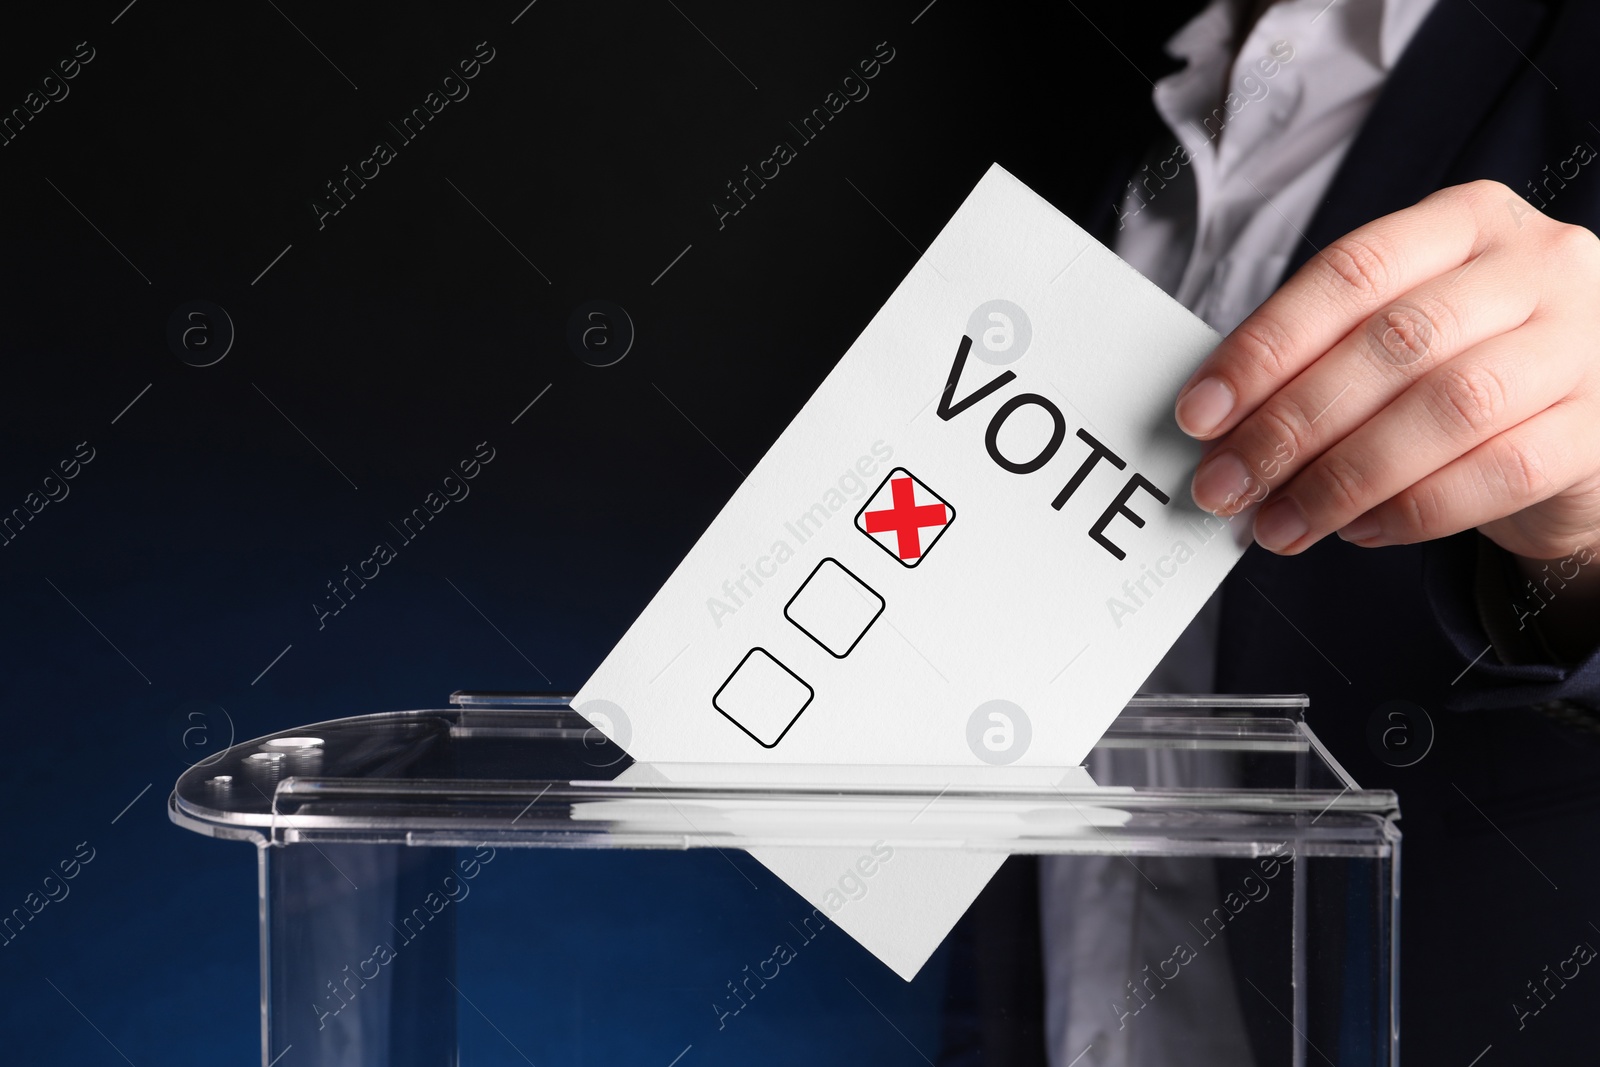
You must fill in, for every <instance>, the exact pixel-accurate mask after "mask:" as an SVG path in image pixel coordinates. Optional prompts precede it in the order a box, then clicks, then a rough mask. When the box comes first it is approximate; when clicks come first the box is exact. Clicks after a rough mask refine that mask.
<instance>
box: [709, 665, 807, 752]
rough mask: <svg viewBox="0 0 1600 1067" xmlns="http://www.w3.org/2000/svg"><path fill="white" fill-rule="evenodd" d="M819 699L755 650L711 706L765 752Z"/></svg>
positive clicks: (785, 669) (713, 698) (729, 678)
mask: <svg viewBox="0 0 1600 1067" xmlns="http://www.w3.org/2000/svg"><path fill="white" fill-rule="evenodd" d="M814 695H815V690H813V689H812V688H811V687H810V686H809V685H807V684H806V683H805V682H804V681H803V680H802V679H801V678H800V676H799V675H797V674H795V673H794V671H791V670H790V669H789V668H788V667H785V666H784V665H783V664H782V663H779V662H778V661H777V660H776V659H774V658H773V656H772V653H770V652H768V651H767V650H766V649H764V648H752V649H751V650H750V651H749V652H746V653H745V654H744V659H741V660H740V661H739V665H738V666H737V667H735V668H734V669H733V673H732V674H730V675H728V680H727V681H725V682H723V683H722V687H721V688H720V689H718V690H717V691H716V693H715V695H713V696H712V698H711V706H712V707H714V708H716V709H717V710H718V711H719V712H721V713H722V714H723V716H724V717H725V718H727V720H728V721H729V722H731V723H733V724H734V725H735V726H737V727H738V728H739V729H741V730H743V731H744V732H745V733H746V734H749V735H750V737H751V739H752V740H754V741H755V743H756V744H758V745H760V746H761V747H762V748H772V747H773V746H775V745H776V744H777V743H778V742H779V741H782V740H783V735H784V734H786V733H788V732H789V728H790V727H791V726H793V725H794V723H795V720H796V719H798V718H800V713H801V712H802V711H804V710H806V705H808V704H810V703H811V698H812V697H813V696H814Z"/></svg>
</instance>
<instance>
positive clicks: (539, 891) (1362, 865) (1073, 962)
mask: <svg viewBox="0 0 1600 1067" xmlns="http://www.w3.org/2000/svg"><path fill="white" fill-rule="evenodd" d="M1305 707H1306V699H1305V698H1304V697H1299V696H1249V697H1241V696H1205V697H1190V696H1144V697H1139V698H1136V699H1135V700H1134V701H1133V702H1132V703H1131V704H1130V705H1129V707H1128V708H1127V709H1126V710H1125V711H1124V713H1123V714H1122V715H1121V717H1119V718H1118V720H1117V721H1116V723H1115V725H1114V726H1113V727H1112V729H1111V730H1110V731H1109V732H1108V733H1107V734H1106V735H1105V737H1104V738H1102V739H1101V741H1100V743H1099V745H1098V746H1097V747H1096V749H1095V750H1094V752H1093V753H1092V754H1091V756H1090V758H1089V759H1088V761H1087V762H1086V764H1085V766H1084V767H1083V768H1061V769H1060V774H1059V775H1058V774H1055V773H1053V772H1050V773H1045V774H1043V775H1041V773H1040V772H1039V771H1038V769H1032V770H1030V771H1029V772H1028V773H1027V774H1015V773H1009V772H1011V771H1014V770H1017V769H1016V768H986V769H985V771H984V773H982V774H974V773H973V770H974V768H959V769H958V768H940V767H926V768H910V769H907V768H898V769H895V771H894V773H889V772H888V771H884V770H882V769H879V768H867V767H849V766H841V767H837V768H832V769H827V768H809V769H807V771H806V772H805V774H804V775H803V776H796V775H791V776H789V777H788V778H787V779H784V780H783V781H780V782H777V783H776V784H775V782H774V778H773V776H772V775H771V774H770V773H766V772H769V771H770V768H769V767H755V766H752V767H748V768H741V767H738V766H727V765H723V766H720V767H718V768H715V770H714V772H713V771H712V770H710V769H707V768H701V771H703V772H704V773H693V772H694V771H695V768H686V767H681V766H680V767H675V768H659V769H658V768H648V767H641V766H638V765H635V764H633V761H632V760H630V759H629V758H628V757H627V756H626V754H625V753H624V752H623V750H622V749H621V748H620V747H618V746H617V745H616V744H614V743H613V742H612V741H611V740H610V737H609V736H608V734H607V733H605V732H602V731H601V730H600V729H597V728H596V727H595V726H593V725H591V723H590V722H589V721H588V720H586V719H585V718H584V717H582V716H580V715H578V714H577V713H576V712H574V711H573V710H571V708H570V707H569V706H568V702H567V698H566V697H564V696H547V695H525V694H475V693H457V694H455V695H454V696H452V698H451V706H450V707H448V708H443V709H431V710H419V711H405V712H393V713H386V714H378V715H363V716H358V717H354V718H348V719H341V720H337V721H334V722H324V723H318V724H315V725H312V726H307V727H304V728H301V729H298V730H294V731H291V732H286V733H283V734H277V735H273V736H270V737H264V738H260V739H258V740H255V741H252V742H249V743H248V744H242V745H236V746H234V747H233V748H231V749H229V750H228V751H227V752H225V753H222V754H219V756H217V757H214V758H213V759H212V760H210V761H208V762H207V764H205V765H203V766H196V767H192V768H190V769H189V770H188V771H187V772H186V773H185V774H184V775H183V777H182V778H181V779H179V781H178V783H177V786H176V788H175V789H174V791H173V794H172V796H171V799H170V801H169V814H170V816H171V818H172V820H173V821H174V822H176V823H178V824H179V825H180V826H183V827H186V828H188V829H191V830H194V831H196V832H198V833H202V834H207V835H210V836H212V837H217V838H226V839H232V840H239V841H248V842H251V843H252V844H254V845H255V846H256V848H257V854H258V857H259V868H258V871H259V874H258V878H257V892H258V894H259V899H260V924H261V929H260V934H261V1062H262V1064H263V1067H266V1065H270V1064H282V1065H283V1067H301V1065H312V1064H341V1065H342V1064H363V1065H366V1064H395V1065H401V1067H413V1065H416V1067H422V1065H426V1067H444V1065H452V1064H457V1063H461V1064H467V1065H469V1067H478V1065H483V1064H524V1063H530V1064H537V1065H539V1067H544V1065H546V1064H561V1065H577V1064H599V1065H608V1067H609V1065H613V1064H656V1065H658V1067H701V1065H713V1064H715V1065H721V1064H727V1065H734V1064H738V1065H746V1064H761V1065H763V1067H767V1065H787V1064H824V1063H842V1062H856V1063H873V1064H907V1065H912V1064H938V1065H940V1067H944V1065H946V1064H949V1065H968V1064H985V1065H1001V1064H1044V1063H1047V1062H1048V1063H1050V1064H1052V1065H1054V1067H1068V1065H1069V1064H1073V1063H1074V1062H1075V1061H1076V1067H1095V1065H1106V1064H1127V1065H1144V1064H1152V1063H1175V1064H1176V1063H1181V1064H1185V1065H1209V1064H1227V1065H1228V1067H1241V1065H1243V1067H1249V1065H1252V1064H1253V1065H1256V1067H1278V1065H1282V1067H1301V1065H1306V1064H1311V1063H1316V1062H1324V1061H1326V1062H1331V1063H1338V1064H1339V1065H1340V1067H1355V1065H1359V1064H1394V1063H1397V1062H1398V1059H1397V1045H1398V1002H1397V990H1398V973H1397V968H1398V957H1397V932H1396V922H1397V911H1396V909H1397V905H1398V903H1399V878H1400V832H1399V829H1398V826H1397V823H1396V820H1397V819H1398V817H1399V811H1398V806H1397V803H1396V799H1395V796H1394V794H1393V793H1390V792H1386V791H1372V790H1363V789H1362V788H1360V786H1358V785H1357V784H1356V783H1355V782H1354V781H1352V780H1351V779H1350V777H1349V775H1348V774H1347V773H1346V772H1345V771H1344V770H1343V768H1341V767H1340V766H1339V764H1338V763H1337V762H1336V761H1335V760H1334V759H1333V758H1332V756H1330V755H1329V753H1328V752H1327V750H1326V749H1325V748H1324V747H1323V745H1322V744H1321V742H1320V741H1319V740H1318V739H1317V737H1316V736H1315V735H1314V734H1313V733H1312V732H1311V730H1310V729H1309V728H1308V727H1307V725H1306V723H1305V722H1304V711H1305ZM623 740H624V741H625V740H626V738H623ZM630 768H631V769H630ZM658 771H659V773H658ZM641 772H643V773H641ZM797 783H802V784H797ZM1040 783H1043V784H1040ZM779 846H781V847H783V848H785V849H787V850H791V851H795V852H797V853H798V854H801V855H804V856H808V857H811V856H814V857H815V858H817V860H818V863H819V864H826V863H831V864H834V865H836V866H837V867H838V869H839V874H838V879H837V884H836V889H830V890H829V892H828V893H827V894H826V895H824V896H823V898H822V900H821V902H820V905H819V906H814V905H813V904H811V903H808V902H807V900H806V899H805V898H803V897H802V896H800V895H799V894H798V893H796V892H795V891H794V890H792V889H790V888H789V887H788V886H787V885H786V884H785V883H784V882H783V881H782V880H780V879H779V878H778V877H776V876H775V875H774V874H772V873H771V872H770V871H768V870H767V869H766V868H765V867H764V866H762V864H760V863H758V862H757V861H756V860H755V859H754V858H752V856H751V854H750V853H749V852H748V851H746V850H749V849H756V850H758V852H759V851H760V850H763V849H765V850H770V849H772V848H774V847H779ZM961 854H967V858H968V859H970V857H971V856H972V855H977V854H983V855H987V856H991V857H994V858H995V862H1000V859H1001V858H1003V860H1004V861H1003V862H1002V863H1000V866H999V871H998V873H997V874H996V875H995V876H994V878H993V880H992V881H990V883H989V884H988V887H987V888H986V889H985V890H984V892H983V893H982V894H981V895H980V896H979V898H978V899H977V901H976V902H975V903H974V904H973V905H972V907H971V908H970V909H969V910H968V911H967V913H966V915H965V917H964V918H962V919H961V921H960V922H959V923H957V925H956V927H955V929H954V930H953V931H952V932H951V933H950V934H949V935H948V936H947V937H946V938H945V939H944V941H943V943H942V944H941V945H940V946H939V948H938V949H937V950H935V951H934V953H933V955H932V957H931V958H930V959H929V960H928V961H927V963H926V964H925V965H923V966H922V967H921V969H920V970H918V971H917V972H916V974H915V977H914V978H913V979H912V980H910V981H906V980H903V979H902V978H900V977H899V976H897V975H896V974H895V972H894V971H893V970H891V969H890V968H889V967H888V966H885V965H884V964H883V963H881V962H879V960H878V959H877V958H876V957H875V956H874V955H873V954H872V953H871V952H869V951H867V949H865V948H863V947H862V946H861V945H860V944H858V943H857V942H856V941H855V940H854V939H853V938H852V937H851V936H850V935H849V934H847V933H845V932H844V930H843V929H841V927H840V923H844V924H846V925H847V926H848V925H850V918H851V916H850V914H849V912H850V909H851V908H856V909H858V910H857V915H860V914H862V913H863V911H864V910H865V905H864V904H863V903H862V902H864V901H865V900H866V899H867V898H868V896H869V895H871V894H873V893H874V892H881V893H885V894H900V896H896V897H895V900H896V901H897V905H898V904H900V903H902V902H903V907H904V910H905V911H906V913H907V916H906V919H907V921H908V922H909V921H910V920H911V913H913V912H915V911H917V910H918V909H920V908H922V907H923V904H924V903H925V902H926V901H927V900H936V899H937V898H939V896H940V893H941V889H943V888H944V887H942V886H941V885H940V884H939V882H940V879H939V877H938V875H937V873H936V872H937V871H938V870H939V869H940V868H939V867H938V866H937V862H953V861H955V860H961V859H962V858H963V856H962V855H961ZM935 855H940V856H944V857H947V858H948V859H947V861H934V860H932V859H931V857H934V856H935ZM901 857H915V858H913V859H906V860H902V859H901ZM897 861H899V862H901V863H902V864H903V868H902V869H904V870H906V871H907V872H908V874H909V872H910V871H912V870H915V871H916V872H918V877H917V878H916V879H915V880H910V879H908V878H907V877H905V876H899V882H898V883H897V884H896V885H894V887H893V888H883V889H879V888H878V887H879V886H884V887H889V886H890V883H891V881H892V872H893V871H894V868H895V864H896V862H897ZM925 861H926V862H925ZM968 866H971V864H968ZM830 869H831V868H830ZM825 873H826V872H825ZM830 884H832V883H831V882H830ZM908 887H909V888H908ZM242 890H243V887H242V886H241V891H242ZM963 899H964V898H963ZM894 910H898V908H897V909H891V911H894ZM935 910H937V909H935ZM876 914H877V915H878V918H880V919H881V918H882V916H883V909H882V908H880V909H879V911H878V913H876ZM951 914H952V915H953V914H954V912H951ZM890 918H891V919H892V918H895V916H894V915H893V914H891V915H890Z"/></svg>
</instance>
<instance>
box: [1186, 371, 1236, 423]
mask: <svg viewBox="0 0 1600 1067" xmlns="http://www.w3.org/2000/svg"><path fill="white" fill-rule="evenodd" d="M1235 400H1236V398H1235V397H1234V395H1233V390H1232V389H1230V388H1229V387H1228V383H1227V382H1225V381H1223V380H1222V379H1221V378H1202V379H1200V384H1198V385H1196V386H1195V387H1194V388H1193V389H1191V390H1189V391H1188V392H1187V393H1185V394H1183V398H1182V399H1181V400H1179V401H1178V407H1177V411H1176V414H1177V417H1178V427H1179V428H1180V429H1182V430H1183V432H1184V433H1186V434H1188V435H1189V436H1190V437H1204V436H1206V435H1207V434H1209V433H1210V432H1211V431H1212V430H1215V429H1216V428H1217V427H1218V426H1221V425H1222V420H1223V419H1225V418H1227V417H1228V413H1229V412H1230V411H1232V410H1233V405H1234V403H1235Z"/></svg>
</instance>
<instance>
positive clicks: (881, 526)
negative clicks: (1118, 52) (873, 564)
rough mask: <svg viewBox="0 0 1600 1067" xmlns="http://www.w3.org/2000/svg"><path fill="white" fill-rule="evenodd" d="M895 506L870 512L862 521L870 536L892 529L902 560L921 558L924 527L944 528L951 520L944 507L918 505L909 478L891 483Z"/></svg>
mask: <svg viewBox="0 0 1600 1067" xmlns="http://www.w3.org/2000/svg"><path fill="white" fill-rule="evenodd" d="M889 488H890V491H891V492H892V493H893V494H894V498H893V499H894V503H893V505H892V506H891V507H889V508H888V509H887V510H884V511H869V512H867V513H866V515H865V516H863V518H864V519H865V521H866V529H867V533H869V534H871V533H888V532H889V531H891V530H893V531H894V534H895V539H896V542H897V548H898V549H899V552H900V558H901V559H916V558H917V557H918V556H921V555H922V535H921V530H922V528H923V527H925V526H943V525H945V524H946V523H947V522H949V521H950V519H949V517H948V511H947V509H946V508H945V506H944V505H943V504H918V503H917V502H916V499H915V489H914V488H913V485H912V481H911V479H910V478H895V479H893V480H892V481H890V483H889Z"/></svg>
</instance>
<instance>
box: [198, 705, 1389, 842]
mask: <svg viewBox="0 0 1600 1067" xmlns="http://www.w3.org/2000/svg"><path fill="white" fill-rule="evenodd" d="M569 700H570V696H569V695H567V694H553V693H515V694H513V693H476V692H458V693H456V694H454V695H453V696H452V698H451V702H450V704H449V706H448V707H444V708H430V709H419V710H412V711H396V712H385V713H381V714H372V715H360V716H355V717H351V718H346V719H338V720H334V721H330V722H322V723H316V724H313V725H308V726H305V727H301V728H298V729H295V730H289V731H284V732H281V733H277V734H272V735H269V736H266V737H261V738H257V739H256V740H253V741H250V742H247V743H244V744H239V745H234V746H233V747H231V748H229V749H227V750H226V751H223V752H219V753H216V754H215V755H213V756H212V757H210V758H208V759H206V760H205V761H203V762H202V763H199V764H196V765H194V766H192V767H190V768H189V769H188V770H187V771H185V772H184V774H183V775H182V777H180V778H179V780H178V782H177V785H176V786H175V788H174V789H173V792H172V795H171V797H170V799H169V802H168V813H169V815H170V817H171V819H172V820H173V821H174V822H175V823H177V824H178V825H180V826H183V827H185V828H187V829H190V830H193V831H195V832H197V833H202V834H206V835H209V836H212V837H218V838H225V839H235V840H247V841H251V842H254V843H256V844H258V845H261V846H286V845H293V844H302V843H316V842H338V843H350V844H356V843H370V844H404V845H416V846H452V845H454V846H476V845H479V844H482V843H485V842H488V843H492V844H494V845H496V846H502V845H503V846H509V847H528V848H579V849H584V848H588V849H603V848H669V849H683V848H697V847H716V848H753V847H761V846H776V845H787V846H797V847H809V846H814V847H819V848H820V847H837V846H841V845H855V844H860V843H871V842H874V841H879V840H888V841H890V842H892V843H893V844H894V845H895V846H896V847H910V848H917V847H926V848H934V849H944V850H949V849H959V850H974V851H985V852H999V853H1016V854H1035V855H1045V854H1062V853H1081V854H1131V855H1214V856H1253V855H1260V854H1265V853H1270V852H1271V851H1272V850H1273V849H1276V848H1281V847H1282V844H1283V842H1285V841H1286V840H1292V841H1293V842H1295V848H1296V850H1297V852H1299V853H1301V854H1309V855H1330V856H1373V857H1385V856H1387V855H1389V853H1390V851H1391V850H1392V849H1394V848H1395V847H1397V845H1398V841H1399V829H1398V827H1397V825H1396V820H1397V819H1398V816H1399V807H1398V803H1397V800H1396V798H1395V795H1394V794H1393V793H1392V792H1390V791H1387V790H1367V789H1362V788H1361V787H1360V786H1359V785H1358V784H1357V783H1356V782H1355V781H1354V780H1353V779H1351V777H1350V776H1349V774H1348V773H1347V772H1346V771H1345V770H1344V768H1342V767H1341V766H1340V765H1339V763H1338V762H1337V761H1336V760H1335V759H1334V758H1333V756H1332V755H1331V754H1330V753H1329V752H1328V751H1327V749H1326V748H1325V747H1324V746H1323V745H1322V743H1321V742H1320V741H1319V740H1318V739H1317V737H1316V735H1315V734H1314V733H1313V732H1312V731H1311V729H1310V727H1309V726H1308V725H1307V723H1306V722H1305V719H1304V713H1305V710H1306V707H1307V699H1306V698H1305V697H1304V696H1300V695H1280V696H1233V695H1203V696H1191V695H1150V696H1141V697H1136V698H1135V699H1134V700H1133V701H1131V702H1130V703H1129V705H1128V707H1127V708H1126V709H1125V710H1124V712H1123V713H1122V715H1121V716H1119V718H1118V719H1117V720H1116V722H1115V723H1114V724H1113V725H1112V727H1111V729H1110V730H1109V731H1108V732H1107V733H1106V734H1105V736H1104V737H1102V738H1101V740H1100V742H1099V744H1098V745H1097V746H1096V748H1095V749H1094V751H1093V752H1092V753H1091V754H1090V756H1089V758H1088V759H1087V760H1086V761H1085V763H1084V765H1083V766H1082V767H1058V768H1049V767H1043V768H1041V767H1036V766H988V765H985V764H982V763H980V762H979V761H978V760H974V761H973V765H972V766H964V767H894V768H887V767H879V766H865V765H849V764H840V765H838V766H829V767H803V768H793V767H790V768H775V767H774V766H773V765H771V764H753V763H752V764H748V765H743V764H737V765H736V764H717V765H703V764H702V765H692V764H679V765H670V766H667V765H663V766H654V765H647V764H641V763H636V762H635V761H634V760H632V759H631V758H629V757H628V755H627V754H626V752H625V751H624V748H623V746H622V745H620V744H618V741H622V742H624V743H625V741H626V738H625V737H623V736H621V735H622V733H624V732H625V730H626V724H620V725H619V724H613V725H612V726H611V728H610V732H608V731H607V730H604V729H601V728H599V727H597V726H596V725H595V724H594V723H593V722H591V721H590V720H589V719H587V718H585V717H584V716H582V715H579V714H578V713H577V712H576V711H574V710H573V709H572V707H571V706H570V703H569ZM613 733H615V734H617V735H618V736H617V738H616V740H613V737H612V736H611V735H612V734H613Z"/></svg>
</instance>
